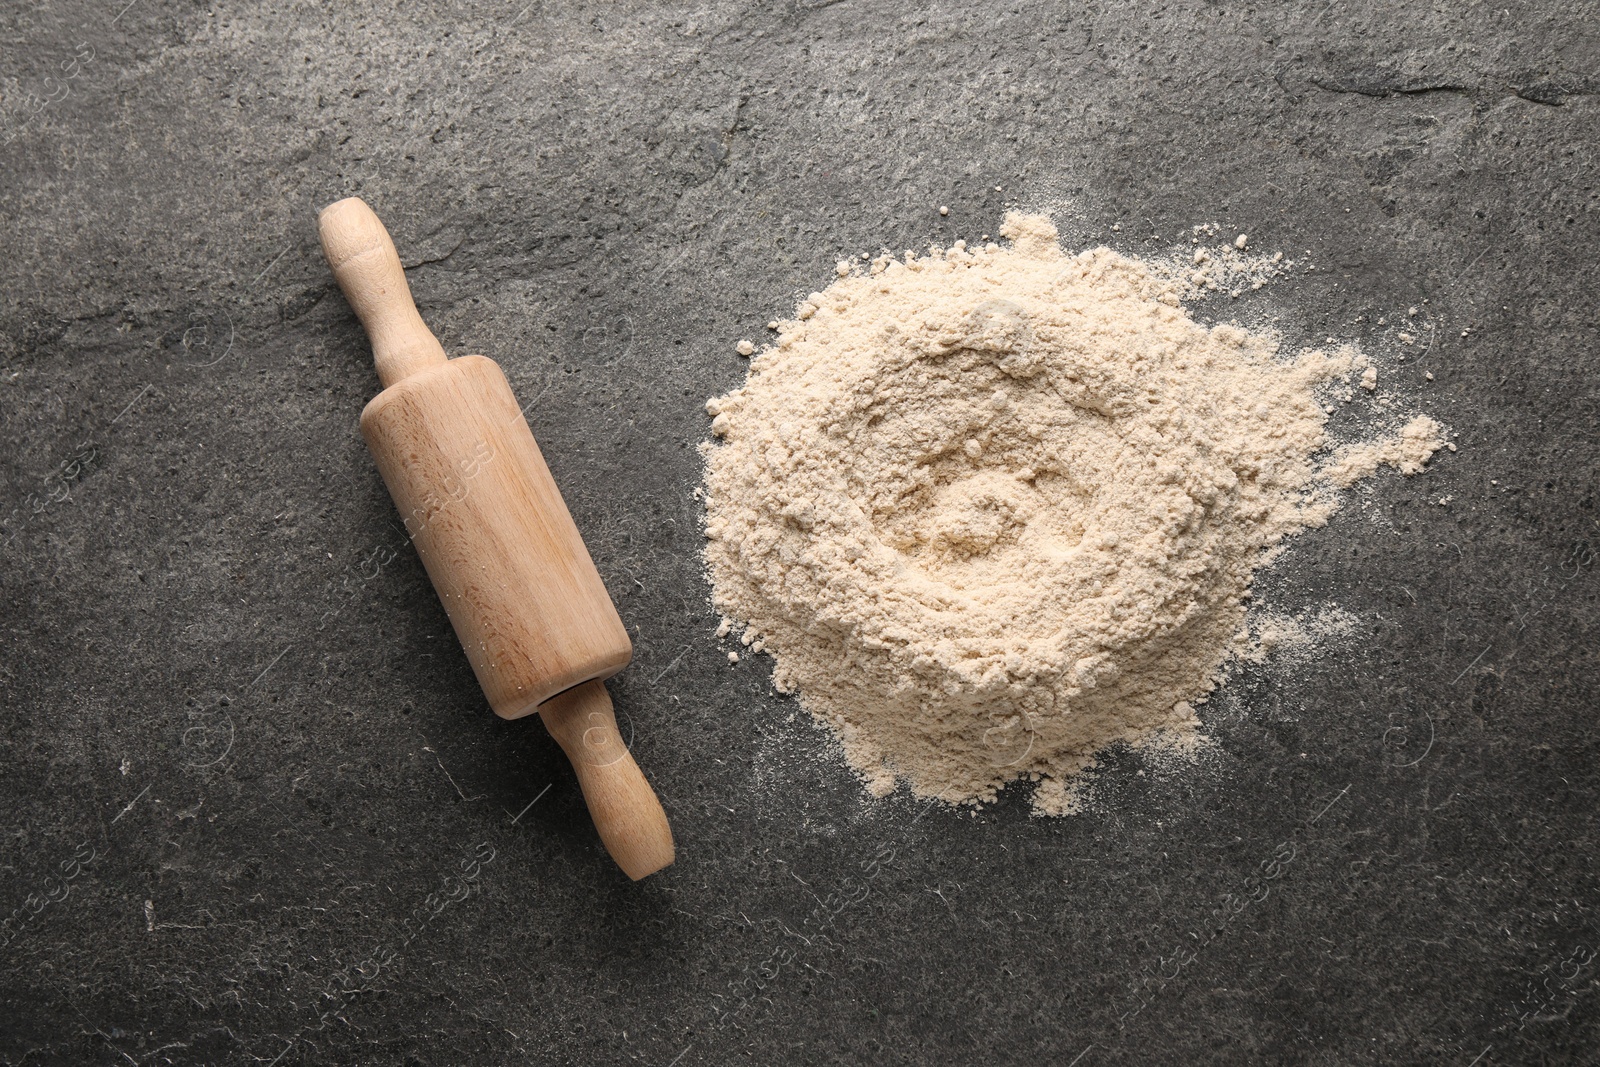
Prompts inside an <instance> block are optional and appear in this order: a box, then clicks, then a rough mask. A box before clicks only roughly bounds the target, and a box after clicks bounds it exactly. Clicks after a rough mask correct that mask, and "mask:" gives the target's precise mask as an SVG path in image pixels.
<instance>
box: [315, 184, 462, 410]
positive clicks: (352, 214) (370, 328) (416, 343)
mask: <svg viewBox="0 0 1600 1067" xmlns="http://www.w3.org/2000/svg"><path fill="white" fill-rule="evenodd" d="M317 234H318V236H319V237H320V238H321V239H322V254H323V255H324V256H325V257H327V260H328V266H330V267H332V268H333V276H334V277H335V278H337V279H338V280H339V288H341V289H343V290H344V295H345V299H346V300H348V301H349V302H350V306H351V307H352V308H353V309H355V313H356V317H357V318H359V319H360V320H361V325H362V326H364V327H366V330H367V336H368V337H369V338H371V340H372V358H373V362H374V363H375V364H377V368H378V380H379V381H381V382H382V383H383V387H384V388H385V389H387V388H388V387H389V386H391V385H393V384H394V383H395V382H398V381H400V380H401V379H404V378H409V377H410V376H411V375H413V374H416V373H418V372H419V371H423V370H427V369H428V368H429V367H433V366H437V365H438V364H441V363H444V362H445V354H444V348H443V347H442V346H441V345H440V344H439V339H438V338H437V337H435V336H433V332H432V331H431V330H429V329H428V327H427V324H425V323H424V322H423V321H422V316H421V315H419V314H417V306H416V304H414V303H412V300H411V287H410V286H408V285H407V284H406V272H405V270H404V268H402V267H401V266H400V255H399V253H397V252H396V251H395V249H394V242H393V241H391V240H390V239H389V231H388V230H385V229H384V228H383V223H381V222H379V221H378V216H377V215H375V214H373V211H372V209H371V208H370V207H368V206H367V205H366V204H365V203H363V202H362V201H361V199H360V198H358V197H354V196H352V197H349V198H347V199H344V200H340V201H339V202H338V203H335V204H329V205H328V206H327V207H325V208H323V209H322V213H321V214H320V215H318V216H317Z"/></svg>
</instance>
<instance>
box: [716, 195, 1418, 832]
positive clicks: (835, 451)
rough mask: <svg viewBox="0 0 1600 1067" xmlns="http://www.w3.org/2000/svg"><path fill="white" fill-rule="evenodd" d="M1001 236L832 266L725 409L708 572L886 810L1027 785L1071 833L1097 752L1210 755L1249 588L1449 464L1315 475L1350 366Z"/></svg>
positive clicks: (1167, 292) (1348, 360) (1411, 463)
mask: <svg viewBox="0 0 1600 1067" xmlns="http://www.w3.org/2000/svg"><path fill="white" fill-rule="evenodd" d="M1001 233H1002V235H1003V236H1005V237H1007V238H1009V239H1010V241H1011V246H1010V247H1009V248H1000V247H998V246H996V245H993V244H989V245H986V246H984V247H982V248H973V249H968V248H966V247H965V246H964V244H962V243H960V242H958V243H957V245H956V246H955V247H954V248H952V249H949V250H948V251H944V252H937V253H935V254H932V255H928V256H922V257H913V256H910V255H909V254H908V255H907V257H906V258H905V259H903V260H902V259H895V258H891V257H887V256H885V257H883V258H880V259H878V260H874V261H873V262H872V264H871V266H870V270H869V271H866V272H859V271H856V272H853V271H852V270H851V267H850V266H849V264H841V268H842V269H841V271H840V272H839V273H840V275H841V276H840V277H839V279H838V280H837V281H835V282H834V283H833V284H832V285H830V286H829V287H828V288H827V289H826V290H825V291H823V292H821V293H814V294H812V296H811V297H809V298H808V299H807V300H806V301H805V302H803V303H802V304H801V305H800V306H799V308H798V309H797V311H796V315H795V318H794V319H793V320H790V321H787V322H783V323H780V324H778V326H779V336H778V340H777V343H776V344H775V345H772V346H770V347H768V348H766V349H764V350H762V351H761V352H760V353H759V354H757V355H756V357H755V359H754V360H753V361H752V363H751V368H750V376H749V380H748V381H747V382H746V383H745V385H744V386H743V388H740V389H736V390H734V391H733V392H731V393H729V394H728V395H727V396H724V397H719V398H717V399H714V400H712V401H710V402H708V403H707V405H706V410H707V411H708V412H709V413H710V414H711V415H712V416H714V421H713V423H712V429H713V432H714V433H715V434H716V435H718V436H719V437H720V438H721V439H722V440H721V443H718V444H708V445H707V446H705V458H706V476H705V478H706V537H707V539H708V540H707V544H706V562H707V564H708V567H709V570H710V574H711V579H712V582H713V588H714V592H713V599H714V602H715V604H716V607H717V608H718V609H719V610H720V611H721V612H722V613H723V614H724V615H725V616H728V617H730V618H733V619H737V620H739V621H740V622H741V623H743V624H744V628H743V634H742V638H741V639H742V641H743V643H744V644H745V645H747V646H750V647H751V648H752V649H754V650H755V651H762V650H765V651H766V652H768V653H770V654H772V655H773V657H774V658H775V659H776V667H775V669H774V681H775V683H776V685H777V686H778V688H779V689H780V690H782V691H785V692H798V695H799V698H800V700H801V702H802V703H803V704H804V706H805V707H806V708H807V709H809V710H810V711H811V712H812V713H813V714H814V715H816V716H817V717H818V718H820V719H821V720H823V721H825V722H827V723H828V724H829V725H831V726H832V727H833V728H834V729H835V730H836V731H837V733H838V735H839V737H840V739H841V740H842V742H843V745H844V749H845V753H846V755H847V758H848V759H849V761H850V763H851V765H852V766H853V767H854V768H855V769H856V770H857V771H859V772H860V773H861V774H862V775H863V776H864V778H865V779H866V782H867V784H868V787H869V788H870V789H871V790H872V792H874V793H875V794H879V795H883V794H886V793H888V792H889V791H891V790H892V789H893V788H894V787H895V784H896V781H897V780H903V781H905V782H907V783H908V784H909V785H910V786H911V788H912V789H913V790H914V791H915V792H916V793H917V794H919V795H925V796H940V797H942V798H943V799H945V800H947V801H951V802H959V801H969V802H981V801H986V800H991V799H993V798H994V796H995V794H996V792H997V790H998V789H999V788H1000V787H1001V786H1003V785H1004V784H1005V783H1006V782H1008V781H1011V780H1013V779H1016V778H1019V777H1027V778H1031V779H1033V780H1035V781H1037V782H1039V783H1040V784H1039V786H1038V788H1037V789H1036V791H1035V794H1034V803H1035V806H1036V808H1037V809H1038V810H1040V811H1042V812H1060V811H1062V810H1065V809H1066V808H1067V807H1068V805H1069V802H1070V792H1069V789H1068V783H1069V781H1070V778H1071V776H1072V775H1073V774H1074V773H1075V772H1077V771H1079V770H1081V769H1082V768H1084V767H1085V766H1087V765H1088V764H1090V763H1092V762H1093V760H1094V757H1095V753H1096V752H1097V751H1099V750H1100V749H1102V748H1104V747H1105V746H1106V745H1108V744H1110V743H1112V742H1115V741H1118V740H1127V741H1139V740H1141V739H1143V738H1145V737H1147V736H1148V735H1149V734H1151V732H1152V731H1158V730H1169V731H1170V730H1177V731H1186V730H1192V729H1193V727H1194V726H1195V725H1196V718H1195V713H1194V711H1193V707H1192V705H1193V704H1195V703H1196V702H1199V701H1201V700H1202V699H1203V698H1204V697H1205V696H1206V694H1207V693H1208V692H1209V691H1210V690H1211V689H1212V688H1213V686H1214V685H1215V679H1216V677H1217V674H1218V671H1219V669H1220V668H1221V667H1222V665H1223V663H1224V661H1225V659H1226V658H1227V657H1228V656H1229V655H1230V653H1231V652H1232V651H1235V650H1237V649H1238V648H1239V641H1238V638H1239V635H1240V634H1241V631H1242V630H1243V629H1244V624H1245V609H1244V607H1243V606H1242V603H1241V600H1242V598H1243V597H1244V595H1245V593H1246V592H1247V591H1248V589H1249V585H1250V579H1251V573H1252V571H1253V570H1254V569H1255V568H1257V567H1260V566H1262V565H1263V564H1264V563H1266V562H1268V561H1270V559H1271V558H1272V556H1273V555H1274V553H1275V552H1276V550H1277V549H1278V546H1279V545H1280V542H1282V540H1283V539H1284V537H1286V536H1287V535H1289V534H1293V533H1295V532H1296V531H1298V530H1301V529H1303V528H1305V527H1307V526H1314V525H1319V524H1321V523H1323V522H1325V521H1326V519H1327V517H1328V515H1329V514H1330V512H1331V511H1332V510H1333V508H1334V507H1335V506H1336V489H1335V485H1336V484H1337V485H1340V486H1342V485H1348V484H1350V482H1351V481H1353V480H1355V479H1356V478H1358V477H1360V476H1362V475H1363V474H1367V473H1370V472H1371V471H1372V470H1373V469H1375V467H1376V466H1377V464H1378V463H1381V462H1388V463H1392V464H1396V465H1399V466H1401V468H1402V469H1403V470H1406V471H1408V472H1410V471H1414V470H1418V469H1420V468H1421V466H1422V464H1423V463H1424V462H1426V460H1427V459H1428V457H1429V456H1431V455H1432V453H1433V452H1434V451H1435V450H1436V449H1437V448H1439V447H1440V446H1441V445H1442V443H1443V442H1442V440H1441V438H1440V430H1439V427H1438V425H1437V424H1436V423H1434V422H1433V421H1432V420H1431V419H1426V418H1419V419H1416V420H1413V422H1412V423H1411V424H1410V425H1409V426H1407V427H1406V428H1405V430H1404V431H1403V433H1402V434H1400V435H1399V436H1397V437H1395V438H1394V439H1393V440H1390V441H1386V442H1380V443H1377V444H1374V445H1369V446H1366V447H1364V448H1363V447H1359V446H1358V447H1357V448H1355V449H1351V450H1346V451H1345V452H1344V453H1341V454H1340V456H1339V457H1338V458H1337V459H1336V460H1334V461H1333V466H1332V467H1331V468H1330V469H1326V470H1319V469H1318V466H1317V458H1318V455H1319V453H1325V452H1326V450H1327V446H1328V444H1329V442H1328V439H1327V437H1326V435H1325V432H1324V424H1325V422H1326V420H1327V414H1326V412H1325V411H1324V409H1323V407H1322V405H1321V403H1320V402H1319V395H1318V392H1319V388H1320V387H1322V386H1324V385H1326V384H1327V383H1329V382H1330V381H1331V380H1332V379H1334V378H1343V379H1345V380H1346V381H1348V380H1349V377H1350V375H1351V372H1352V358H1353V356H1354V353H1353V352H1352V351H1351V350H1348V349H1346V350H1343V351H1339V352H1333V353H1325V352H1321V351H1311V352H1304V353H1301V354H1299V355H1298V356H1296V357H1295V358H1293V359H1287V360H1286V359H1284V358H1282V357H1281V356H1280V354H1279V353H1278V351H1277V347H1276V344H1275V343H1274V342H1273V341H1272V340H1271V339H1270V338H1267V337H1264V336H1260V335H1256V334H1252V333H1249V332H1246V331H1245V330H1242V329H1239V328H1236V327H1232V326H1217V327H1215V328H1212V329H1206V328H1204V327H1202V326H1200V325H1198V324H1196V323H1195V322H1194V321H1193V320H1191V319H1190V318H1189V317H1188V315H1187V314H1185V312H1184V310H1183V309H1182V307H1181V305H1180V303H1179V299H1178V297H1179V288H1178V287H1179V286H1181V285H1183V284H1185V283H1186V282H1187V283H1191V284H1192V279H1186V278H1175V277H1174V275H1173V272H1171V271H1170V270H1158V269H1155V268H1152V267H1151V266H1149V265H1147V264H1145V263H1143V262H1141V261H1139V260H1134V259H1128V258H1125V257H1123V256H1120V255H1118V254H1116V253H1114V252H1111V251H1109V250H1107V249H1104V248H1101V249H1096V250H1093V251H1089V252H1084V253H1081V254H1078V255H1066V254H1064V253H1063V252H1062V251H1061V250H1060V248H1059V247H1058V244H1057V240H1056V231H1055V229H1054V227H1052V226H1051V224H1050V222H1049V220H1048V219H1046V218H1043V217H1040V216H1024V215H1011V216H1008V217H1007V219H1006V223H1005V226H1004V227H1003V228H1002V230H1001ZM1230 251H1231V250H1230ZM1363 363H1364V361H1363ZM724 632H726V631H724ZM732 658H733V657H731V656H730V659H732Z"/></svg>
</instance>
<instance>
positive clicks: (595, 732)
mask: <svg viewBox="0 0 1600 1067" xmlns="http://www.w3.org/2000/svg"><path fill="white" fill-rule="evenodd" d="M317 226H318V231H319V233H320V236H321V238H322V254H323V255H324V256H325V257H327V260H328V266H330V267H332V268H333V276H334V277H335V278H337V279H338V280H339V287H340V288H341V289H343V290H344V295H345V298H346V299H347V300H349V301H350V306H351V307H352V308H353V309H355V313H356V315H357V317H358V318H360V319H361V324H362V326H364V327H366V331H367V336H368V337H369V338H371V340H372V355H373V359H374V361H375V362H376V363H377V367H378V380H379V381H381V382H382V383H383V391H382V392H381V393H379V394H378V395H377V396H375V397H373V398H372V401H371V402H370V403H369V404H367V407H366V410H365V411H363V412H362V413H361V434H362V436H363V437H365V438H366V440H367V447H368V448H370V449H371V450H372V457H373V459H374V460H376V461H377V464H378V469H379V470H380V471H382V472H383V480H384V483H385V484H386V485H388V487H389V495H390V496H392V497H393V498H394V502H395V505H396V506H397V507H398V508H399V509H400V514H401V516H402V517H403V518H404V520H405V525H406V530H407V532H409V533H410V535H411V538H412V540H413V542H414V543H415V544H416V546H417V554H418V555H420V556H421V557H422V562H423V565H424V566H426V567H427V569H428V577H430V578H431V579H433V587H434V589H435V590H437V591H438V593H439V599H440V600H442V601H443V602H444V606H445V610H446V611H447V612H449V614H450V622H451V624H452V625H453V626H454V627H455V631H456V636H457V637H458V638H460V640H461V647H462V648H463V649H465V650H466V653H467V658H468V659H470V660H471V661H472V669H473V671H474V672H476V674H477V676H478V683H479V684H480V685H481V686H483V692H484V694H485V695H486V696H487V697H488V698H489V704H490V706H492V707H493V708H494V710H495V713H496V714H497V715H499V716H501V717H502V718H506V719H517V718H521V717H522V716H524V715H529V714H532V713H533V712H535V711H537V712H538V713H539V714H540V716H541V717H542V718H543V719H544V724H545V726H546V727H547V728H548V729H549V731H550V734H551V736H553V737H554V738H555V739H556V741H557V743H558V744H560V745H561V748H562V749H563V750H564V751H565V752H566V754H567V757H568V758H569V759H571V760H572V766H573V768H574V769H575V770H576V771H577V772H578V782H579V784H580V785H581V786H582V788H583V797H584V800H585V801H586V802H587V803H588V805H589V812H590V814H591V815H592V816H593V817H594V824H595V827H596V828H597V829H598V830H599V831H600V839H601V840H602V841H604V842H605V846H606V850H607V851H609V852H610V853H611V857H612V858H613V859H615V860H616V861H617V865H618V866H619V867H621V868H622V869H623V871H624V872H625V873H626V874H627V875H628V877H630V878H635V879H638V878H643V877H644V876H645V875H647V874H653V873H654V872H656V871H659V870H660V869H661V868H663V867H665V866H667V865H668V864H669V863H671V862H672V859H673V845H672V830H671V828H670V827H668V825H667V816H666V813H665V812H663V811H662V810H661V802H660V801H659V800H657V799H656V795H655V793H654V792H653V791H652V790H651V789H650V783H649V782H647V781H645V777H644V775H643V774H642V773H641V772H640V770H639V766H638V764H636V763H634V761H633V757H632V756H631V755H629V754H628V749H627V747H626V746H625V745H624V744H623V743H622V738H621V737H620V736H618V734H617V720H616V716H615V715H614V714H613V712H612V709H611V697H610V695H609V694H608V693H607V692H606V687H605V683H604V679H606V678H609V677H610V676H611V675H613V674H616V673H617V672H618V671H620V670H621V669H622V668H623V667H625V666H627V663H628V660H629V659H630V658H632V656H633V643H632V642H631V641H629V639H628V632H627V630H626V629H624V628H623V625H622V620H621V619H620V618H618V616H617V609H616V608H615V606H613V605H612V603H611V597H610V596H609V595H608V594H607V593H606V587H605V585H604V584H603V583H602V582H601V581H600V574H599V572H598V571H596V570H595V567H594V561H593V560H591V559H590V558H589V550H588V549H586V548H585V547H584V545H583V538H582V537H580V536H579V534H578V528H577V526H575V525H574V524H573V522H572V516H571V515H570V514H569V513H568V512H567V506H566V504H565V503H564V502H563V501H562V499H561V493H560V491H559V490H557V489H556V484H555V481H554V480H552V479H551V477H550V470H549V468H547V467H546V466H545V463H544V458H543V457H542V456H541V455H540V454H539V446H538V445H537V444H535V443H534V440H533V434H532V432H531V431H529V429H528V423H527V420H526V419H524V418H523V417H522V410H521V408H520V407H519V406H518V404H517V401H516V397H514V396H513V395H512V393H511V385H510V383H508V382H507V381H506V377H505V375H504V374H502V373H501V371H500V368H499V367H498V366H496V365H495V363H494V362H493V361H492V360H489V359H485V358H484V357H483V356H462V357H461V358H459V359H446V358H445V354H444V349H443V348H442V347H440V345H439V341H438V339H437V338H435V337H434V336H433V333H432V332H431V331H430V330H429V329H428V327H427V326H426V325H425V324H424V323H423V321H422V316H420V315H419V314H417V309H416V305H414V304H413V303H412V302H411V290H410V288H409V287H408V286H407V285H406V276H405V272H404V271H403V270H402V269H401V266H400V257H399V256H398V255H397V254H396V253H395V249H394V243H393V242H392V241H390V240H389V234H388V232H387V231H386V230H385V229H384V228H383V224H382V223H381V222H379V221H378V216H377V215H374V214H373V213H372V209H371V208H369V207H367V205H366V204H364V203H362V202H361V201H360V200H359V199H356V198H355V197H351V198H350V199H348V200H341V201H339V202H338V203H336V204H332V205H329V206H328V207H326V208H324V209H323V210H322V214H321V216H320V218H319V219H318V220H317Z"/></svg>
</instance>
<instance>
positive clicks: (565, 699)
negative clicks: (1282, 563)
mask: <svg viewBox="0 0 1600 1067" xmlns="http://www.w3.org/2000/svg"><path fill="white" fill-rule="evenodd" d="M539 716H540V718H542V719H544V725H545V728H546V729H547V730H549V731H550V736H552V737H554V738H555V739H556V743H557V744H559V745H560V746H561V749H562V751H564V752H565V753H566V754H567V758H568V759H569V760H571V761H572V769H573V770H575V771H577V772H578V785H579V786H580V787H581V788H582V789H583V799H584V800H585V801H586V802H587V803H588V805H589V813H590V815H592V816H593V817H594V825H595V829H597V830H599V831H600V840H601V841H603V842H604V843H605V846H606V851H607V852H609V853H611V858H612V859H614V860H616V861H617V866H618V867H621V868H622V871H623V873H624V874H626V875H627V876H628V877H629V878H632V879H633V880H634V881H638V880H639V879H641V878H643V877H645V876H646V875H649V874H654V873H655V872H656V871H659V870H660V869H661V868H663V867H665V866H667V865H668V864H670V863H671V862H672V860H673V858H674V855H675V852H674V848H673V843H672V828H671V827H670V826H668V825H667V813H666V812H664V811H662V810H661V801H659V800H657V799H656V794H655V791H654V790H652V789H651V788H650V783H649V782H647V781H646V780H645V777H644V772H643V771H641V770H639V765H638V764H637V763H635V762H634V761H633V756H632V755H630V754H629V752H628V748H627V746H626V745H624V744H623V743H622V737H621V735H620V734H618V733H617V717H616V714H615V713H614V712H613V711H612V708H611V694H610V693H607V692H606V685H605V683H604V682H603V681H600V680H599V679H598V678H597V679H595V680H594V681H591V682H584V683H583V684H582V685H575V686H573V687H572V688H571V689H568V690H567V691H566V692H564V693H558V694H556V695H555V696H553V697H551V698H550V699H549V700H547V701H545V702H544V703H543V704H541V705H539Z"/></svg>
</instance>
